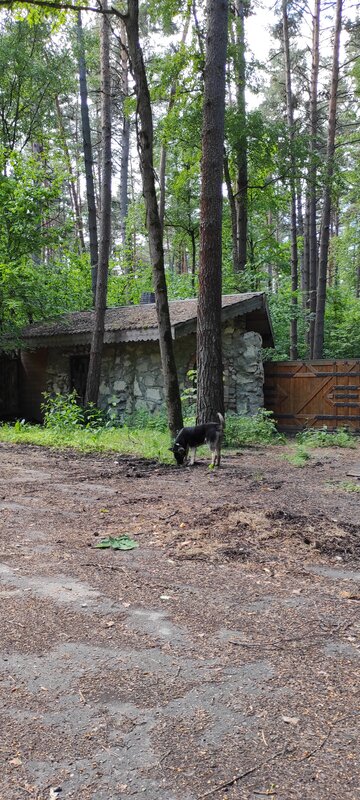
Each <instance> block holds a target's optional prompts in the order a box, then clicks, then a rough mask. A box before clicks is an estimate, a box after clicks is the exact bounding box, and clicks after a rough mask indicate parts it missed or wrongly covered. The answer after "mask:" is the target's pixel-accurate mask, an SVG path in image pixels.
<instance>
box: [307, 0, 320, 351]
mask: <svg viewBox="0 0 360 800" xmlns="http://www.w3.org/2000/svg"><path fill="white" fill-rule="evenodd" d="M320 8H321V0H315V6H314V14H313V22H312V56H311V88H310V166H309V175H308V186H309V287H308V291H309V298H308V307H309V311H310V325H309V344H310V355H311V356H312V354H313V350H314V330H315V312H316V285H317V275H318V240H317V219H316V218H317V213H316V209H317V191H316V179H317V159H318V141H317V140H318V79H319V39H320Z"/></svg>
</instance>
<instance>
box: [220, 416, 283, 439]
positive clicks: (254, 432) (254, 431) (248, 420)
mask: <svg viewBox="0 0 360 800" xmlns="http://www.w3.org/2000/svg"><path fill="white" fill-rule="evenodd" d="M284 442H285V437H284V436H282V435H281V434H280V433H278V431H277V430H276V426H275V422H274V419H273V416H272V412H271V411H265V409H259V411H258V413H257V414H255V415H254V416H253V417H250V416H247V417H239V416H237V415H235V414H227V416H226V428H225V435H224V443H225V446H226V447H241V446H243V445H249V444H283V443H284Z"/></svg>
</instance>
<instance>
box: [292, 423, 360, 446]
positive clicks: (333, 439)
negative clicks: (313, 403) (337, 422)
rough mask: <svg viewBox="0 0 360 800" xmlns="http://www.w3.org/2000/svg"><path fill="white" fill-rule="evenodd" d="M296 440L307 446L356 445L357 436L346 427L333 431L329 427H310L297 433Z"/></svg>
mask: <svg viewBox="0 0 360 800" xmlns="http://www.w3.org/2000/svg"><path fill="white" fill-rule="evenodd" d="M296 441H297V442H298V443H299V444H300V445H306V446H307V447H353V448H354V447H356V440H355V436H354V435H353V434H351V433H349V431H348V430H346V428H339V429H338V430H336V431H334V432H331V431H328V429H327V427H326V426H324V427H323V428H309V429H308V430H306V431H301V432H300V433H298V434H297V435H296Z"/></svg>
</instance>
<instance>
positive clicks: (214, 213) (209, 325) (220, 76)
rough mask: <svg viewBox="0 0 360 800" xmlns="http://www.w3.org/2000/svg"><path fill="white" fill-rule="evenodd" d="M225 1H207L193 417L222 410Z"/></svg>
mask: <svg viewBox="0 0 360 800" xmlns="http://www.w3.org/2000/svg"><path fill="white" fill-rule="evenodd" d="M227 26H228V2H227V0H208V2H207V35H206V59H205V80H204V105H203V128H202V162H201V197H200V271H199V301H198V327H197V368H198V397H197V419H198V422H205V421H209V420H212V419H216V414H217V412H218V411H220V412H221V413H223V411H224V387H223V374H222V373H223V365H222V341H221V307H222V297H221V288H222V241H221V240H222V203H223V198H222V181H223V153H224V117H225V65H226V49H227Z"/></svg>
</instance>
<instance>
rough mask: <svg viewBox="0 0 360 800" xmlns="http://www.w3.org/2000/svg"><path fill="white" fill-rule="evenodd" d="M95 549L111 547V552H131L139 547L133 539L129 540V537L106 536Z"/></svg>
mask: <svg viewBox="0 0 360 800" xmlns="http://www.w3.org/2000/svg"><path fill="white" fill-rule="evenodd" d="M95 547H97V548H100V549H102V550H104V549H107V548H109V547H111V549H112V550H133V549H134V548H135V547H139V545H138V542H135V540H134V539H130V536H127V535H125V536H108V537H107V538H105V539H101V540H100V542H98V544H97V545H95Z"/></svg>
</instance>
